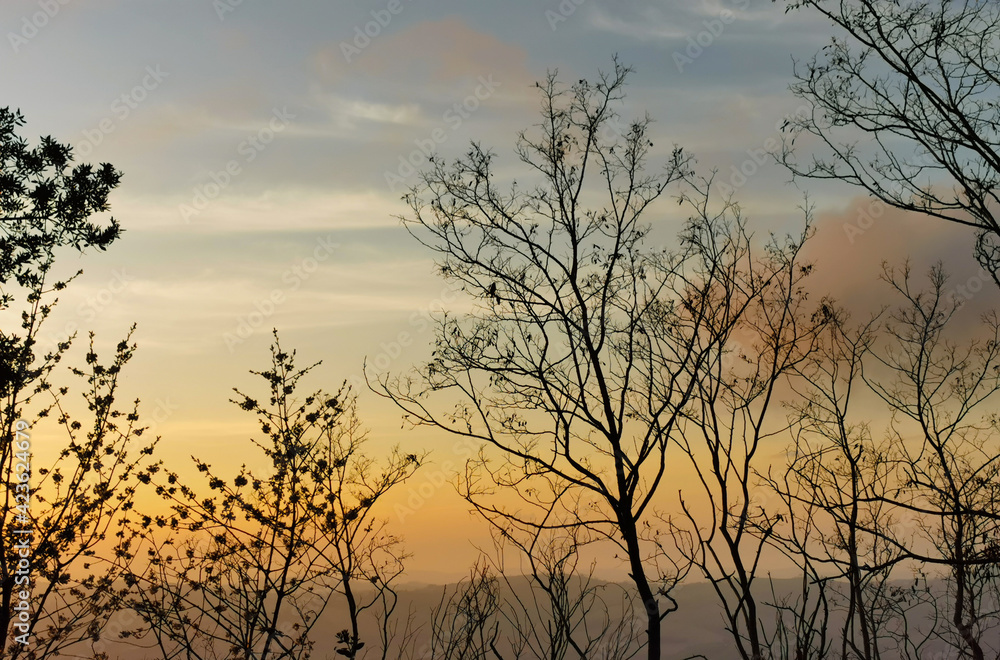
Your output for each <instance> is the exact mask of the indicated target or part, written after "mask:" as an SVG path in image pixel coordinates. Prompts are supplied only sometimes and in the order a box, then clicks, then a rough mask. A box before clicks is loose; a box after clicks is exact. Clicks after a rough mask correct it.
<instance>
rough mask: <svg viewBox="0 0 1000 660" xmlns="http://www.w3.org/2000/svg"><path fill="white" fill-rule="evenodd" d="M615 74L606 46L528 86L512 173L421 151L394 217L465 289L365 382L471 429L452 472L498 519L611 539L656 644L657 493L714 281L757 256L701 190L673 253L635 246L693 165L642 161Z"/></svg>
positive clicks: (643, 134)
mask: <svg viewBox="0 0 1000 660" xmlns="http://www.w3.org/2000/svg"><path fill="white" fill-rule="evenodd" d="M628 73H629V69H627V68H625V67H622V66H621V65H619V64H617V63H616V64H615V70H614V72H613V73H611V74H607V75H602V76H601V77H600V78H599V79H598V80H597V81H596V82H594V83H591V82H588V81H586V80H581V81H579V82H578V83H576V84H573V85H571V86H568V87H565V86H563V85H561V84H560V83H559V82H558V80H557V78H556V76H555V75H554V74H553V75H550V76H549V78H548V79H547V80H546V82H545V83H544V84H540V85H539V88H540V89H541V93H542V122H541V124H539V125H538V127H537V131H533V132H526V133H522V134H521V136H520V139H519V141H518V147H517V155H518V157H519V158H520V160H521V162H522V163H523V164H524V165H525V166H526V170H527V176H528V177H529V178H530V183H529V184H528V185H527V186H524V187H522V186H521V185H519V184H518V183H516V182H513V183H512V184H511V186H510V188H506V187H501V186H502V184H501V183H500V182H499V181H498V176H497V174H496V172H495V170H494V160H495V156H494V155H493V153H491V152H489V151H487V150H484V149H483V148H482V147H480V146H479V145H476V144H474V145H472V147H471V149H470V150H469V152H468V153H467V154H466V156H465V157H464V158H461V159H459V160H458V161H457V162H455V163H454V164H453V165H450V166H449V165H446V164H445V163H444V162H443V161H442V160H441V159H440V158H437V157H434V158H432V159H431V163H430V166H429V169H428V170H427V171H426V172H424V173H423V184H422V186H420V187H419V188H417V189H414V190H413V191H412V193H411V194H409V195H408V196H407V200H408V202H409V204H410V206H411V209H412V216H411V217H409V218H404V219H403V220H404V223H405V225H406V227H407V228H408V229H409V230H410V231H411V233H412V234H413V235H414V236H415V237H416V238H417V240H419V241H420V242H421V243H422V244H423V245H425V246H427V247H428V248H429V249H430V250H432V251H433V252H435V253H436V254H437V255H438V256H439V260H438V268H439V270H440V273H441V275H442V276H443V277H444V278H445V279H447V280H449V281H451V282H453V283H456V284H457V285H460V286H461V287H462V288H463V289H464V290H465V291H466V292H467V293H468V294H469V295H470V296H472V297H473V298H474V299H475V300H476V301H477V302H478V305H477V307H476V309H475V310H474V311H473V312H472V313H470V314H467V315H464V316H462V317H453V316H444V317H443V318H441V319H440V323H439V324H438V327H437V338H436V341H435V347H434V348H435V350H434V355H433V359H432V360H431V361H430V362H429V363H427V364H426V365H424V366H423V367H422V368H421V369H419V370H418V371H417V372H416V373H415V374H413V375H411V376H408V377H395V378H390V377H389V376H383V377H381V378H380V379H379V381H378V387H377V391H379V392H381V393H382V394H384V395H385V396H388V397H390V398H391V399H392V400H393V401H395V402H396V403H397V404H398V405H399V406H400V407H401V408H402V409H403V410H404V414H405V416H406V419H408V420H409V421H410V422H411V423H413V424H415V425H424V426H431V427H435V428H438V429H442V430H445V431H447V432H449V433H453V434H456V435H459V436H462V437H465V438H468V439H471V440H472V441H478V442H481V443H483V446H484V448H483V451H482V453H480V454H479V456H478V457H477V458H475V459H474V460H472V461H471V462H470V464H469V469H468V471H467V474H466V475H465V476H463V478H462V480H461V484H460V489H461V491H462V494H463V495H464V496H465V497H466V498H467V499H468V500H469V501H470V502H472V503H473V505H474V506H475V507H476V508H477V510H478V511H479V512H480V513H481V514H482V515H484V516H485V517H486V518H487V519H489V520H490V521H491V522H493V524H495V525H496V526H497V527H499V528H501V529H504V530H505V531H506V532H507V533H508V534H510V535H511V536H514V537H517V538H519V539H520V540H522V542H523V540H524V539H530V538H532V537H533V536H534V534H535V532H536V531H537V530H547V531H553V530H568V529H574V528H585V529H587V530H588V531H589V532H590V533H594V534H597V535H600V536H602V537H603V538H604V539H607V540H609V541H610V542H612V543H614V544H616V545H617V546H618V548H619V549H620V552H621V556H622V558H623V559H624V561H625V562H626V563H627V566H628V571H629V576H630V579H631V580H632V581H633V583H634V585H635V589H636V596H637V600H638V602H639V603H641V607H642V608H643V609H644V612H645V617H646V635H647V640H648V645H647V654H648V657H649V658H659V657H660V654H661V648H660V626H661V621H662V619H663V618H664V617H665V616H666V615H667V614H668V613H669V612H671V611H672V610H673V609H675V608H676V603H675V602H674V601H673V600H672V599H671V598H670V596H669V592H670V590H671V588H672V587H673V586H674V585H675V584H676V581H677V580H678V579H680V577H682V575H683V574H684V571H685V568H684V567H683V566H678V565H675V564H674V563H673V559H672V557H671V555H670V554H669V553H667V552H666V549H665V548H664V546H663V544H662V540H663V539H662V538H659V536H660V534H659V533H658V532H657V530H656V529H655V528H654V527H653V526H652V525H651V524H650V521H651V519H652V518H653V510H654V507H655V506H656V504H655V501H656V494H657V492H658V490H659V488H660V486H661V485H662V484H663V481H664V477H665V475H666V474H667V469H668V455H667V450H668V447H669V445H670V444H671V441H672V439H673V438H674V437H675V435H676V432H677V431H678V424H679V423H680V421H681V420H682V418H683V416H684V409H685V407H686V406H688V405H689V404H690V403H691V402H692V398H693V397H695V396H697V389H698V383H699V381H700V379H701V378H702V377H703V375H704V372H705V370H706V368H707V365H708V363H709V362H710V360H711V356H712V355H713V354H718V352H719V350H720V347H719V343H718V337H717V336H716V333H717V332H718V328H716V327H715V326H713V325H712V323H713V319H715V313H714V311H713V310H714V309H715V308H717V307H718V306H720V305H721V306H724V305H726V304H727V302H726V300H725V298H723V297H721V295H720V294H721V292H722V291H723V290H724V287H723V286H722V285H721V284H720V278H725V277H727V273H731V272H732V271H733V270H734V269H736V270H738V269H739V267H740V266H739V264H741V263H744V262H745V261H746V260H747V259H749V260H750V261H752V260H753V259H754V257H752V256H750V257H748V250H750V246H749V244H748V241H747V237H746V233H745V232H744V231H743V227H742V226H741V225H740V223H739V222H735V221H734V220H733V218H731V217H729V216H728V215H724V216H715V215H713V214H707V213H705V212H704V209H705V204H703V203H701V201H698V202H696V203H693V204H691V205H690V206H689V208H690V209H692V217H690V218H689V219H688V221H687V222H686V224H685V228H684V230H683V231H682V232H681V238H680V241H679V247H678V248H677V249H676V250H672V251H671V250H663V249H653V248H650V247H647V245H648V242H649V233H650V231H651V229H650V227H649V225H647V224H645V223H644V222H643V217H644V214H645V213H646V212H647V211H648V210H649V209H650V208H651V205H652V204H653V203H654V202H655V201H656V200H657V199H658V198H659V197H660V196H661V195H662V194H663V193H664V191H665V190H666V189H667V187H668V186H669V185H670V184H672V183H674V182H677V181H680V180H688V181H690V182H692V183H696V182H694V180H693V177H692V176H691V174H690V172H689V169H688V167H689V161H688V159H687V157H686V156H685V155H684V154H683V153H682V152H681V151H680V150H677V149H675V150H674V152H673V155H672V156H671V158H670V160H669V162H668V163H667V165H666V169H664V170H663V172H662V173H657V174H650V173H649V172H648V169H647V160H648V158H649V155H650V150H651V149H652V142H651V140H650V139H649V136H648V129H649V119H648V118H647V119H642V120H640V121H637V122H635V123H633V124H632V125H631V127H630V128H629V129H628V130H626V131H623V132H620V133H615V132H614V131H613V130H608V129H609V127H613V126H614V124H615V121H616V117H615V110H614V108H615V106H616V104H617V103H618V102H620V101H621V99H622V98H623V94H624V92H623V86H624V84H625V81H626V77H627V75H628ZM699 190H700V189H699V187H698V186H697V185H695V186H692V193H691V198H692V199H694V198H697V197H698V196H699V194H700V192H699ZM699 200H700V198H699ZM682 203H683V198H682ZM437 400H440V401H441V404H440V405H442V406H444V405H448V404H447V403H445V402H454V401H458V403H457V405H456V406H455V408H454V409H453V410H452V411H451V412H442V409H441V408H439V407H438V404H437V403H434V401H437ZM514 494H516V495H517V496H519V499H517V500H516V501H517V504H516V505H513V506H511V505H509V504H508V503H509V502H510V500H511V495H514ZM494 495H497V496H499V497H498V498H494ZM504 497H506V502H505V501H504V500H503V498H504Z"/></svg>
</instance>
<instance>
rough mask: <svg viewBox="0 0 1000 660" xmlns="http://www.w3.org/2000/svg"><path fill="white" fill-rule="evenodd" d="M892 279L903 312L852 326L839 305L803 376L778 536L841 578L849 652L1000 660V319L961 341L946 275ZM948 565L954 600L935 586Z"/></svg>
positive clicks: (837, 586)
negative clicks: (929, 652) (883, 412)
mask: <svg viewBox="0 0 1000 660" xmlns="http://www.w3.org/2000/svg"><path fill="white" fill-rule="evenodd" d="M885 279H886V281H887V282H889V284H890V285H891V286H892V287H893V289H894V290H895V292H896V293H897V294H898V295H899V296H900V297H901V299H902V303H901V304H900V305H899V306H898V308H896V309H895V310H894V311H893V312H892V313H891V314H889V315H888V318H886V319H885V320H884V321H880V320H878V319H873V320H872V321H870V322H868V323H864V324H860V325H858V326H854V327H851V326H849V325H847V324H846V321H845V319H844V317H843V315H842V313H840V312H838V313H837V314H836V320H835V322H834V323H832V324H830V326H829V328H828V331H827V332H825V333H824V341H823V343H822V344H821V350H820V351H819V352H818V353H817V355H816V357H815V359H813V360H810V361H809V362H808V363H807V364H806V365H805V368H804V369H802V370H801V371H802V376H803V378H802V380H801V385H802V387H801V389H799V394H800V399H799V401H798V403H796V404H795V407H794V408H795V411H796V417H797V422H796V435H795V444H794V447H793V452H794V453H793V455H792V456H791V458H790V463H789V467H788V471H787V473H786V474H785V475H784V476H783V477H782V478H781V479H780V480H778V479H773V480H772V485H773V486H774V488H775V489H776V490H777V492H778V493H779V494H780V495H781V497H782V499H783V501H784V502H785V503H786V504H787V510H788V511H789V512H790V513H789V518H790V520H789V522H788V524H787V525H785V526H783V527H782V528H780V529H779V530H778V532H777V533H776V534H775V539H776V541H777V542H778V543H780V544H783V545H784V547H785V548H786V550H787V552H788V555H789V556H790V557H792V558H793V559H797V560H798V561H808V562H810V563H812V564H816V563H819V564H821V565H825V566H827V567H828V577H829V578H831V579H832V578H839V580H837V581H836V582H829V583H828V590H829V591H830V592H831V593H832V595H839V596H840V600H841V601H842V602H843V609H842V612H841V613H842V615H843V626H842V628H841V631H840V635H839V638H840V640H839V644H838V646H839V649H838V650H839V653H840V655H841V656H842V657H857V658H866V659H868V658H882V657H889V656H888V655H887V654H893V657H907V658H919V657H923V653H924V651H925V650H926V649H928V648H930V645H931V644H932V643H933V642H936V641H940V640H944V641H946V642H947V643H948V644H949V645H951V646H953V647H954V648H955V649H956V650H957V651H958V653H959V655H960V656H961V657H971V658H984V657H987V656H992V655H993V654H994V653H995V652H996V649H995V648H993V647H994V646H995V645H996V644H997V641H998V640H995V639H990V634H989V633H990V631H991V630H994V629H995V627H996V625H997V616H998V611H997V602H996V600H995V593H996V591H995V589H996V579H997V575H998V574H997V560H998V558H1000V556H998V555H997V553H996V538H997V528H996V526H997V522H998V515H997V514H998V503H1000V500H998V499H997V497H996V496H997V491H996V486H995V484H996V483H997V479H998V477H1000V473H998V467H997V464H998V460H1000V459H998V458H997V456H998V452H1000V446H998V445H997V442H998V440H1000V436H998V435H997V433H996V427H995V417H994V416H993V415H991V414H989V413H988V412H987V409H984V407H985V406H987V405H988V403H987V402H988V401H990V400H991V399H992V398H993V397H994V396H995V395H996V392H997V389H998V386H1000V381H998V373H1000V352H998V351H1000V348H998V346H1000V342H998V339H1000V335H998V321H997V318H996V316H995V315H994V314H990V315H987V316H985V317H984V318H983V323H982V328H981V329H982V330H983V332H985V336H983V335H979V336H978V337H977V338H976V339H973V340H970V341H967V342H966V343H964V344H962V343H958V342H955V341H954V340H953V339H951V338H949V334H950V333H949V325H950V324H951V323H952V319H953V317H954V314H955V311H956V308H957V305H956V303H955V302H954V301H948V300H947V299H946V298H947V296H946V295H945V290H946V282H947V278H946V277H945V275H944V273H943V271H942V270H941V269H940V267H936V268H934V269H932V271H931V273H930V279H929V286H928V287H927V288H926V289H919V288H915V287H914V285H913V283H912V281H911V275H910V271H909V268H908V267H907V268H904V269H903V270H902V271H899V272H896V271H892V270H888V269H887V270H886V274H885ZM865 393H867V394H868V395H869V397H871V395H872V394H874V395H875V396H876V397H877V399H876V400H879V401H881V402H882V403H884V404H885V405H887V407H888V410H889V411H890V412H891V413H892V419H891V423H890V424H889V427H888V429H887V432H886V435H885V436H884V438H882V439H878V438H877V437H876V436H875V435H874V434H873V433H872V430H871V424H870V421H869V420H868V419H867V418H866V416H865V415H863V414H859V413H858V411H857V408H858V406H859V405H862V404H858V403H856V401H857V400H858V398H859V397H864V396H865ZM904 569H906V570H909V571H910V572H911V577H913V580H914V581H913V583H912V585H903V584H900V582H899V580H900V578H901V577H902V576H901V574H900V571H902V570H904ZM941 571H943V572H944V573H943V575H942V577H944V578H945V579H946V582H945V587H946V589H945V591H944V592H943V593H939V592H938V590H937V588H936V587H934V586H933V585H932V583H931V582H930V581H928V580H927V579H926V578H925V577H924V576H927V575H929V576H930V577H932V578H934V577H937V575H938V574H939V573H940V572H941ZM841 585H843V591H841Z"/></svg>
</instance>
